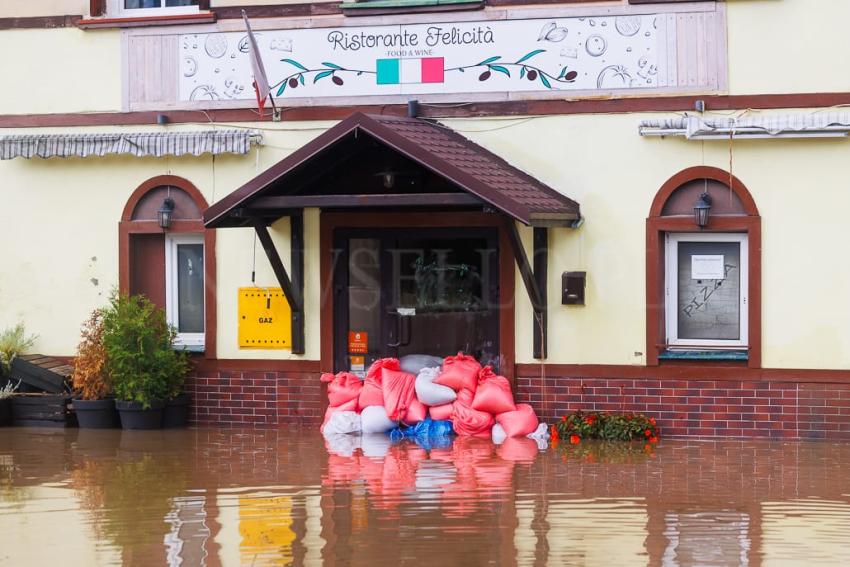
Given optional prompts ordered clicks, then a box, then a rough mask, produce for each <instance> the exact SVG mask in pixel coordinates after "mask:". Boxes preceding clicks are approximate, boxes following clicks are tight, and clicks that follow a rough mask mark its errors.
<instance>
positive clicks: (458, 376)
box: [434, 352, 481, 393]
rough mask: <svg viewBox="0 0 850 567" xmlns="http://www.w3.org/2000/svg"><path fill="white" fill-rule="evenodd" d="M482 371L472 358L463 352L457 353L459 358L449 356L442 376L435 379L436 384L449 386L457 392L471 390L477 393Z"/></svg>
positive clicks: (441, 373)
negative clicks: (479, 374)
mask: <svg viewBox="0 0 850 567" xmlns="http://www.w3.org/2000/svg"><path fill="white" fill-rule="evenodd" d="M480 371H481V365H480V364H478V361H477V360H475V358H473V357H471V356H467V355H465V354H463V353H462V352H459V353H457V356H447V357H446V359H445V361H444V362H443V371H442V372H440V375H439V376H437V377H436V378H434V384H440V385H441V386H448V387H449V388H451V389H452V390H454V391H455V392H460V391H461V390H469V391H470V392H472V393H475V389H476V388H477V387H478V373H479V372H480Z"/></svg>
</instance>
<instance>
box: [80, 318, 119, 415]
mask: <svg viewBox="0 0 850 567" xmlns="http://www.w3.org/2000/svg"><path fill="white" fill-rule="evenodd" d="M81 335H82V338H81V340H80V344H78V345H77V356H76V359H75V361H74V373H73V374H72V376H71V380H72V382H73V385H74V391H75V392H76V393H77V396H76V397H74V410H75V411H76V413H77V422H78V423H79V425H80V427H82V428H86V429H106V428H110V427H118V425H120V422H119V420H118V412H117V411H116V409H115V400H114V398H112V397H111V395H112V381H111V379H110V377H109V372H108V371H107V365H106V348H105V346H104V344H103V311H102V310H101V309H95V310H94V311H93V312H92V314H91V315H90V316H89V318H88V319H87V320H86V322H85V323H83V329H82V333H81Z"/></svg>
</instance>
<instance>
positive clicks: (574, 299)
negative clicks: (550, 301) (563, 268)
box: [561, 272, 587, 305]
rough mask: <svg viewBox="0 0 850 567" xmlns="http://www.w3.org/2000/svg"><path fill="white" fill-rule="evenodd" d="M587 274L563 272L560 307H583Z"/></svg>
mask: <svg viewBox="0 0 850 567" xmlns="http://www.w3.org/2000/svg"><path fill="white" fill-rule="evenodd" d="M586 279H587V272H564V273H563V275H562V276H561V305H584V287H585V286H584V284H585V281H586Z"/></svg>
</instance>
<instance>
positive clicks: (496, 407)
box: [472, 366, 516, 415]
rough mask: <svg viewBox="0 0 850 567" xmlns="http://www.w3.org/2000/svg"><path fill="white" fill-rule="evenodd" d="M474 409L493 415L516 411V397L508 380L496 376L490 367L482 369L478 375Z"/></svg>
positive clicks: (473, 402)
mask: <svg viewBox="0 0 850 567" xmlns="http://www.w3.org/2000/svg"><path fill="white" fill-rule="evenodd" d="M472 408H473V409H477V410H478V411H486V412H487V413H492V414H493V415H498V414H500V413H505V412H508V411H515V410H516V405H514V395H513V393H512V392H511V384H510V382H508V379H507V378H505V377H504V376H499V375H497V374H495V373H494V372H493V369H492V368H491V367H489V366H485V367H484V368H482V369H481V372H479V373H478V389H477V390H475V399H473V400H472Z"/></svg>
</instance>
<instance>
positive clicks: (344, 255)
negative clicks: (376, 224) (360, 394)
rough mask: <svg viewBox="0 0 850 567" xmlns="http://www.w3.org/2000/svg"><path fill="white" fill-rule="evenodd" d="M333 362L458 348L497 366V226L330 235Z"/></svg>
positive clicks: (351, 364)
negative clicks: (333, 256)
mask: <svg viewBox="0 0 850 567" xmlns="http://www.w3.org/2000/svg"><path fill="white" fill-rule="evenodd" d="M335 250H336V257H337V261H336V264H335V265H336V269H335V273H334V287H335V306H336V309H335V321H334V324H335V339H336V340H335V345H336V348H335V364H336V368H337V370H355V371H362V370H363V369H364V368H368V366H369V364H370V363H371V362H372V361H373V360H375V359H376V358H382V357H387V356H391V357H401V356H404V355H407V354H431V355H435V356H441V357H443V356H448V355H452V354H456V353H457V352H459V351H463V352H466V353H468V354H472V355H474V356H476V357H477V358H479V359H480V360H482V362H484V363H489V364H494V365H495V366H497V367H498V365H499V265H498V262H499V251H498V235H497V231H496V230H495V229H477V228H476V229H417V230H400V229H376V230H370V229H356V230H354V229H352V230H337V231H336V234H335Z"/></svg>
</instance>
